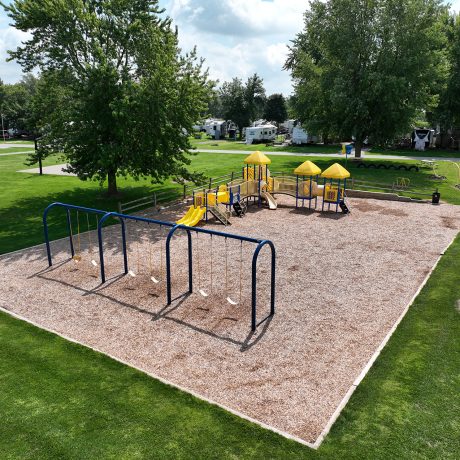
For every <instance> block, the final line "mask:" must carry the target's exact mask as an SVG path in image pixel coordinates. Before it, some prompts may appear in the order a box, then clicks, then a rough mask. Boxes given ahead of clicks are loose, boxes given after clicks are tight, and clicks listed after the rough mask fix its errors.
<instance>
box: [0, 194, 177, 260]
mask: <svg viewBox="0 0 460 460" xmlns="http://www.w3.org/2000/svg"><path fill="white" fill-rule="evenodd" d="M159 187H160V186H159ZM154 190H155V188H153V187H151V186H148V185H139V186H137V187H126V188H124V189H123V193H122V195H121V196H120V197H116V198H113V197H109V196H107V195H106V194H105V193H104V192H103V191H102V190H101V189H99V188H85V187H76V188H73V189H71V190H64V191H62V192H60V193H48V194H46V195H39V196H29V197H27V198H22V199H18V200H17V201H15V203H14V205H13V206H10V207H8V208H6V209H1V210H0V222H1V224H0V225H1V229H2V231H1V232H0V253H2V254H5V253H8V252H11V251H15V250H19V249H22V248H26V247H30V246H33V245H36V244H40V243H41V242H43V241H44V237H43V225H42V216H43V211H44V209H45V208H46V207H47V206H48V205H49V204H51V203H53V202H57V201H58V202H62V203H68V204H73V205H78V206H85V207H90V208H96V209H101V210H103V211H117V209H118V200H120V199H122V200H123V201H131V200H135V199H137V198H141V197H144V196H147V195H151V194H152V193H153V191H154ZM162 190H167V191H169V192H170V197H171V199H175V198H177V197H178V196H179V195H180V191H179V189H178V188H174V187H173V186H169V187H164V188H162ZM72 225H73V227H74V229H77V227H78V222H77V219H76V215H75V213H72ZM80 226H81V231H87V230H88V225H87V221H86V217H85V216H81V215H80ZM95 227H96V222H95V220H94V217H93V218H92V219H91V220H90V224H89V229H90V230H94V228H95ZM48 231H49V236H50V240H55V239H58V238H63V237H65V236H67V235H68V230H67V224H66V219H65V210H64V209H61V208H56V209H53V210H52V211H51V212H50V214H49V218H48Z"/></svg>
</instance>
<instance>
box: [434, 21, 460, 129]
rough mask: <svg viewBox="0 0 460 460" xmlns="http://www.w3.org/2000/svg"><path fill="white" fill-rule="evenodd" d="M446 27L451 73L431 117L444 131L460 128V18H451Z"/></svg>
mask: <svg viewBox="0 0 460 460" xmlns="http://www.w3.org/2000/svg"><path fill="white" fill-rule="evenodd" d="M445 27H446V31H447V47H446V48H447V60H448V64H449V73H448V78H447V80H446V84H445V86H444V87H443V88H441V90H440V96H439V99H440V100H439V105H438V107H437V108H436V110H435V111H434V113H433V114H432V117H431V118H433V120H432V121H436V122H439V123H440V125H441V129H442V130H443V131H444V130H446V129H451V128H453V127H458V126H460V16H458V15H453V16H450V17H449V18H448V19H447V21H446V25H445Z"/></svg>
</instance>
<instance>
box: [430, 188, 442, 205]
mask: <svg viewBox="0 0 460 460" xmlns="http://www.w3.org/2000/svg"><path fill="white" fill-rule="evenodd" d="M440 198H441V194H440V193H439V192H438V189H436V192H433V195H431V203H432V204H439V199H440Z"/></svg>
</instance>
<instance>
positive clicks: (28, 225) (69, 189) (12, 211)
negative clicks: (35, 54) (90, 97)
mask: <svg viewBox="0 0 460 460" xmlns="http://www.w3.org/2000/svg"><path fill="white" fill-rule="evenodd" d="M25 158H26V155H11V156H3V157H1V156H0V183H1V184H2V187H1V188H0V254H3V253H6V252H10V251H13V250H16V249H21V248H24V247H29V246H32V245H34V244H39V243H41V242H42V241H43V231H42V224H41V219H42V214H43V210H44V209H45V207H46V206H47V205H48V204H50V203H52V202H54V201H62V202H64V203H70V204H75V205H81V206H89V207H94V208H98V209H103V210H107V211H115V210H117V202H118V200H122V201H130V200H134V199H136V198H140V197H143V196H147V195H149V194H152V193H153V192H154V191H158V190H161V191H163V190H165V191H168V192H169V193H170V196H171V197H174V196H175V197H179V196H181V193H182V192H181V187H180V186H179V185H177V184H174V183H173V182H171V181H166V182H165V183H164V184H151V182H150V181H149V180H147V179H145V180H139V181H135V180H133V179H131V178H128V179H124V178H119V179H118V184H119V188H120V191H121V196H120V197H118V198H109V197H107V196H106V194H105V188H104V187H105V184H103V186H102V187H100V185H99V183H97V182H94V181H81V180H79V179H78V178H76V177H66V176H54V175H43V176H39V175H38V174H27V173H18V172H16V171H18V170H21V169H27V167H26V166H25V165H24V160H25ZM244 158H245V154H241V155H230V154H215V153H199V154H197V155H195V156H192V157H191V159H192V164H191V166H190V168H191V169H192V170H194V171H200V172H204V173H205V174H206V175H207V176H209V177H216V176H221V175H223V174H227V173H229V172H231V171H240V170H241V168H242V166H243V159H244ZM271 159H272V164H271V166H270V168H271V170H272V171H278V172H280V171H283V172H285V173H288V174H291V173H292V171H293V170H294V169H295V168H296V167H297V166H298V165H299V164H300V163H302V162H304V161H305V160H306V158H305V157H295V156H272V157H271ZM312 160H313V161H314V162H315V163H316V164H317V165H318V166H319V167H321V168H322V169H323V170H324V169H325V168H327V167H328V166H330V165H331V164H332V163H334V162H336V161H337V159H335V158H320V157H315V158H312ZM367 161H375V162H376V163H385V162H384V161H382V160H367ZM340 162H341V163H342V164H343V165H345V160H343V159H341V160H340ZM58 163H63V159H62V158H60V157H59V156H57V155H56V156H53V157H51V158H48V159H47V160H46V161H45V162H44V165H45V166H46V165H51V164H58ZM396 163H398V164H417V162H415V161H413V162H411V161H396ZM439 165H440V168H439V174H442V175H445V176H447V178H448V180H447V181H445V182H442V183H438V182H437V181H433V180H431V179H429V176H430V174H431V173H432V171H431V170H429V169H424V170H421V171H420V172H418V173H417V172H413V171H409V172H407V171H394V170H383V169H379V170H375V169H364V168H357V167H356V164H354V163H352V162H348V165H347V168H348V169H349V170H350V172H351V175H352V177H354V178H355V179H360V180H366V181H373V182H377V183H382V182H383V183H385V184H390V185H391V184H392V183H393V182H394V181H395V180H396V179H397V178H398V177H401V176H403V177H407V178H408V179H410V181H411V187H415V188H416V189H417V190H422V191H424V192H425V193H427V194H428V195H429V194H431V193H432V192H433V191H434V190H435V188H437V187H439V190H440V192H441V199H443V200H446V201H448V202H450V203H454V204H460V190H459V189H456V188H455V187H454V184H456V183H457V177H458V170H457V169H456V168H455V166H454V165H453V164H451V163H447V162H439ZM422 198H429V196H423V197H422ZM49 223H50V237H51V238H52V239H55V238H59V237H63V236H65V235H66V226H65V220H64V219H63V216H62V211H61V212H60V211H58V210H55V211H53V212H52V213H51V214H50V220H49Z"/></svg>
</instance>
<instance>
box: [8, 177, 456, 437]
mask: <svg viewBox="0 0 460 460" xmlns="http://www.w3.org/2000/svg"><path fill="white" fill-rule="evenodd" d="M243 174H244V173H243ZM261 179H263V178H261ZM265 179H267V175H266V176H265ZM266 182H267V183H269V181H266ZM303 182H305V180H303ZM273 185H274V184H273ZM289 185H290V187H291V189H292V187H295V186H296V184H295V182H290V184H289ZM319 185H321V184H319V183H318V181H316V186H317V187H319ZM303 186H305V184H303ZM310 187H312V188H313V187H314V185H313V181H310V182H309V188H310ZM302 190H304V191H305V190H307V189H305V187H303V189H302ZM308 190H310V189H308ZM338 190H340V188H338ZM221 192H224V193H230V192H229V191H223V190H221ZM323 192H324V189H323ZM216 193H217V194H218V193H219V190H216ZM232 193H233V192H232ZM309 194H310V192H309ZM206 195H207V191H205V193H204V195H203V199H204V196H206ZM311 195H312V194H310V196H311ZM198 196H199V195H198ZM221 196H223V195H221ZM312 198H313V197H312ZM336 198H338V197H337V196H336ZM309 201H310V200H308V201H307V203H306V206H305V205H304V206H299V207H297V208H296V197H295V196H292V195H287V194H283V195H281V194H280V195H278V196H276V210H275V209H272V210H270V209H269V208H268V204H269V202H268V203H265V202H263V203H261V206H259V203H258V202H257V200H255V201H254V203H250V204H249V206H248V207H247V211H246V215H245V216H244V217H242V218H238V217H234V216H233V217H232V219H231V226H228V227H223V226H222V224H221V222H219V221H218V220H217V219H213V218H210V219H209V220H208V222H207V223H206V224H205V226H204V227H197V228H203V229H209V230H214V231H216V232H222V231H223V230H225V232H228V233H232V234H238V235H242V236H244V237H247V238H256V239H260V240H270V241H272V242H273V244H274V247H275V248H276V313H275V314H274V315H273V316H269V315H270V295H271V276H270V275H271V270H270V267H271V265H270V264H271V254H270V251H269V249H268V247H264V248H262V249H261V251H260V254H259V258H258V262H257V268H258V270H257V289H256V294H257V315H258V319H262V318H266V317H267V315H268V318H267V319H266V321H264V322H263V323H262V324H260V325H259V326H258V327H257V328H256V330H255V331H252V330H251V296H252V286H251V269H252V258H253V254H254V249H255V247H254V244H252V243H251V242H250V241H242V240H232V239H230V238H221V237H218V236H217V234H214V235H213V236H211V234H206V233H200V232H198V233H196V232H194V231H192V234H191V238H192V242H193V249H192V256H193V275H194V276H193V291H194V292H193V293H192V294H190V295H187V292H188V284H189V272H188V270H187V260H188V256H187V249H188V247H189V246H188V238H187V232H186V231H185V230H183V229H179V230H178V231H177V232H176V233H175V235H174V237H173V238H172V241H171V253H170V264H171V267H170V268H171V287H172V292H171V294H172V299H171V300H172V301H171V304H170V305H168V302H167V292H166V291H167V290H166V283H165V279H166V257H165V254H166V237H167V234H168V232H169V230H170V229H169V228H166V227H164V226H163V227H160V226H158V225H153V224H152V223H149V222H147V221H145V222H138V221H128V220H126V221H125V225H126V245H127V259H128V263H129V267H128V268H129V271H131V272H132V273H131V274H129V273H128V274H127V275H126V276H124V271H123V267H124V255H123V251H122V246H123V241H122V235H121V231H120V230H121V229H120V227H121V226H120V225H113V226H110V227H106V228H104V230H103V231H104V240H103V245H104V260H105V273H106V277H107V279H106V282H105V283H104V284H101V283H100V259H99V258H98V257H97V244H96V242H97V239H98V236H97V232H96V231H95V230H94V229H95V223H94V220H90V219H94V216H93V217H90V218H88V220H87V218H86V217H85V216H84V215H83V214H82V215H81V216H80V218H79V219H78V221H77V220H76V217H77V216H76V214H75V212H73V214H72V217H71V224H72V231H73V233H74V238H73V243H74V251H75V255H76V256H77V259H78V260H76V259H75V258H74V260H72V258H71V257H70V254H69V242H68V239H64V240H58V241H54V242H51V253H52V255H53V266H52V267H51V268H48V267H47V263H46V255H45V253H44V250H43V246H39V247H35V248H29V249H26V250H22V251H19V252H16V253H11V254H6V255H4V256H2V257H1V258H0V273H1V276H2V278H3V279H4V280H6V281H5V282H4V283H2V285H1V287H0V294H1V297H2V298H7V299H9V300H8V303H2V307H3V308H5V309H7V310H9V311H11V312H13V313H16V314H18V315H20V316H23V317H25V318H27V319H28V320H30V321H32V322H34V323H36V324H38V325H40V326H42V327H45V328H48V329H51V330H53V331H56V332H58V333H60V334H62V335H64V336H67V337H70V338H72V339H74V340H76V341H79V342H81V343H83V344H86V345H89V346H91V347H94V348H96V349H98V350H100V351H102V352H104V353H107V354H109V355H111V356H114V357H116V358H118V359H120V360H123V361H125V362H127V363H129V364H131V365H133V366H136V367H139V368H141V369H142V370H144V371H146V372H148V373H150V374H152V375H155V376H157V377H159V378H161V379H164V380H166V381H168V382H171V383H172V384H173V385H177V386H179V387H181V388H184V389H185V390H187V391H191V392H193V393H194V394H196V395H198V396H199V397H202V398H205V399H209V400H211V401H213V402H215V403H217V404H219V405H222V406H224V407H226V408H229V409H231V410H233V411H235V412H237V413H239V414H241V415H243V416H245V417H248V418H250V419H253V420H256V421H258V422H259V423H262V424H264V425H267V426H269V427H271V428H273V429H276V430H279V431H281V432H283V433H285V434H288V435H290V436H293V437H295V438H297V439H300V440H302V441H303V442H306V443H309V444H310V445H313V444H314V443H315V442H316V443H317V442H318V441H320V440H321V437H322V434H325V431H324V430H327V427H328V424H329V423H330V422H331V421H333V419H334V416H335V414H336V411H337V409H338V408H339V407H340V405H341V403H342V401H343V400H344V398H345V397H346V395H347V393H348V392H349V391H350V389H351V388H352V387H353V386H354V385H355V384H357V383H359V379H360V375H361V374H362V372H363V370H364V369H365V368H366V366H367V364H368V363H369V360H371V358H372V357H373V356H374V354H375V352H376V350H378V349H379V347H380V345H381V344H382V342H383V341H384V340H385V338H386V337H387V335H388V334H389V333H390V332H391V331H392V328H393V327H394V326H395V324H397V322H398V321H399V319H400V317H401V315H402V314H404V312H405V310H406V307H407V306H408V304H409V303H410V301H411V299H412V298H413V297H414V295H415V294H416V293H417V291H418V289H419V287H420V285H421V284H422V282H423V281H424V280H425V278H426V276H427V275H428V274H429V272H430V270H431V269H432V267H433V266H434V264H435V263H436V261H437V260H438V258H439V255H440V254H441V253H443V252H444V250H445V248H446V247H447V246H448V245H449V244H450V242H451V241H452V240H453V238H454V237H455V235H456V234H457V233H458V231H459V229H460V218H459V216H458V211H457V209H456V207H455V206H451V205H447V204H442V205H441V206H432V205H429V204H416V203H403V202H383V201H377V200H363V199H354V198H351V199H349V200H348V203H349V205H350V209H351V213H349V214H344V213H342V212H340V210H339V212H335V205H334V206H333V209H332V210H331V211H330V212H320V207H319V206H318V209H317V210H316V211H315V210H313V209H309V207H308V203H309ZM218 202H219V195H217V197H216V203H218ZM214 204H215V203H211V205H214ZM303 204H305V203H303ZM196 205H197V206H198V205H199V204H198V203H196ZM187 211H188V206H187V205H185V204H184V205H183V206H182V207H179V208H174V209H169V210H168V209H167V210H164V211H163V212H161V213H158V212H154V213H149V212H147V213H145V215H146V216H147V217H150V218H152V219H159V220H161V221H167V222H176V221H179V220H180V219H181V218H182V217H184V216H185V215H186V213H187ZM203 217H204V216H203ZM63 218H65V216H64V214H63ZM203 224H204V223H202V224H199V225H203ZM77 226H79V227H80V228H79V229H78V228H77ZM86 228H90V229H91V231H90V232H87V231H86ZM78 230H79V231H78ZM413 235H417V238H413V237H412V236H413ZM93 262H94V263H93ZM153 278H154V279H153ZM201 291H202V292H201ZM230 301H231V302H230Z"/></svg>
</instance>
